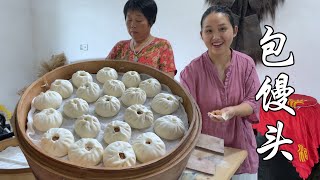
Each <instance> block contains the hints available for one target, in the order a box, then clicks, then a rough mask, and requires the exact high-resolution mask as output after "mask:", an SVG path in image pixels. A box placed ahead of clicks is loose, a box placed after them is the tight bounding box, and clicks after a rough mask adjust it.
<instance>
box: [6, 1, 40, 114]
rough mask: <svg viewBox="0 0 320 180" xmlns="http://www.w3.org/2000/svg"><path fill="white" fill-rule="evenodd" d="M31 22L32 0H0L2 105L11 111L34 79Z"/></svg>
mask: <svg viewBox="0 0 320 180" xmlns="http://www.w3.org/2000/svg"><path fill="white" fill-rule="evenodd" d="M31 22H32V18H31V1H30V0H0V26H1V28H0V40H1V42H0V75H1V76H0V83H1V84H0V104H2V105H4V106H6V107H7V108H8V109H9V110H10V111H13V110H14V107H15V105H16V103H17V101H18V99H19V96H18V95H17V92H18V90H19V89H21V88H23V87H24V86H25V85H28V84H29V83H31V82H32V81H33V80H34V69H35V68H34V67H35V62H34V58H33V54H32V51H33V49H32V31H31V30H32V25H31V24H32V23H31Z"/></svg>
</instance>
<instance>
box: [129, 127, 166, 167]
mask: <svg viewBox="0 0 320 180" xmlns="http://www.w3.org/2000/svg"><path fill="white" fill-rule="evenodd" d="M132 147H133V150H134V152H135V153H136V156H137V159H138V160H139V161H140V162H142V163H146V162H148V161H152V160H154V159H157V158H160V157H162V156H164V155H165V154H166V146H165V144H164V142H163V141H162V140H161V139H160V138H159V137H158V136H157V135H156V134H155V133H153V132H146V133H143V134H141V135H139V136H138V137H137V139H135V140H134V141H133V144H132Z"/></svg>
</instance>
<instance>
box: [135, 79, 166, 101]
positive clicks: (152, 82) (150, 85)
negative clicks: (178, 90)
mask: <svg viewBox="0 0 320 180" xmlns="http://www.w3.org/2000/svg"><path fill="white" fill-rule="evenodd" d="M139 88H141V89H142V90H144V91H145V92H146V94H147V97H154V96H156V95H157V94H159V93H160V92H161V84H160V82H159V81H158V80H156V79H155V78H149V79H147V80H144V81H142V82H141V83H140V84H139Z"/></svg>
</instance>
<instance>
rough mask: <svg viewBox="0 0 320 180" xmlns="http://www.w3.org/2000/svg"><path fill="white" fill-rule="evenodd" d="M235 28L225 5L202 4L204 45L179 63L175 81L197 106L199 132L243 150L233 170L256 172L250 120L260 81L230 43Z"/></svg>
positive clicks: (255, 111) (254, 114) (255, 119)
mask: <svg viewBox="0 0 320 180" xmlns="http://www.w3.org/2000/svg"><path fill="white" fill-rule="evenodd" d="M237 31H238V28H237V26H235V25H234V21H233V18H232V15H231V11H230V9H228V8H227V7H223V6H212V7H210V8H209V9H207V10H206V11H205V13H204V14H203V16H202V19H201V32H200V35H201V38H202V40H203V42H204V43H205V45H206V47H207V48H208V50H207V51H206V52H204V53H203V54H202V55H200V56H199V57H198V58H196V59H194V60H192V61H191V63H190V64H189V65H187V66H186V67H185V68H184V70H183V71H182V72H181V74H180V81H181V84H182V85H183V86H184V87H186V88H187V89H188V90H189V92H190V93H191V95H192V96H193V98H194V99H195V100H196V101H197V104H198V105H199V107H200V111H201V114H202V120H203V122H202V133H204V134H208V135H212V136H216V137H219V138H222V139H224V143H225V146H229V147H234V148H239V149H245V150H247V151H248V157H247V158H246V159H245V161H244V162H243V163H242V165H241V166H240V168H239V169H238V171H237V172H236V174H242V173H249V174H256V173H257V170H258V164H259V160H258V159H259V158H258V154H257V152H256V147H257V145H256V140H255V136H254V133H253V130H252V127H251V123H257V122H258V121H259V120H258V110H259V103H258V102H256V101H255V94H256V93H257V91H258V89H259V87H260V82H259V78H258V75H257V72H256V69H255V64H254V61H253V60H252V58H250V57H249V56H247V55H245V54H243V53H240V52H237V51H235V50H232V49H231V48H230V45H231V43H232V40H233V38H234V37H235V36H236V35H237ZM255 176H256V175H255Z"/></svg>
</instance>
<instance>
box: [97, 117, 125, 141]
mask: <svg viewBox="0 0 320 180" xmlns="http://www.w3.org/2000/svg"><path fill="white" fill-rule="evenodd" d="M130 138H131V127H130V126H129V124H128V123H126V122H123V121H112V122H110V123H108V124H107V126H106V129H105V132H104V137H103V139H104V141H105V142H106V143H108V144H111V143H113V142H115V141H125V142H128V141H129V140H130Z"/></svg>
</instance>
